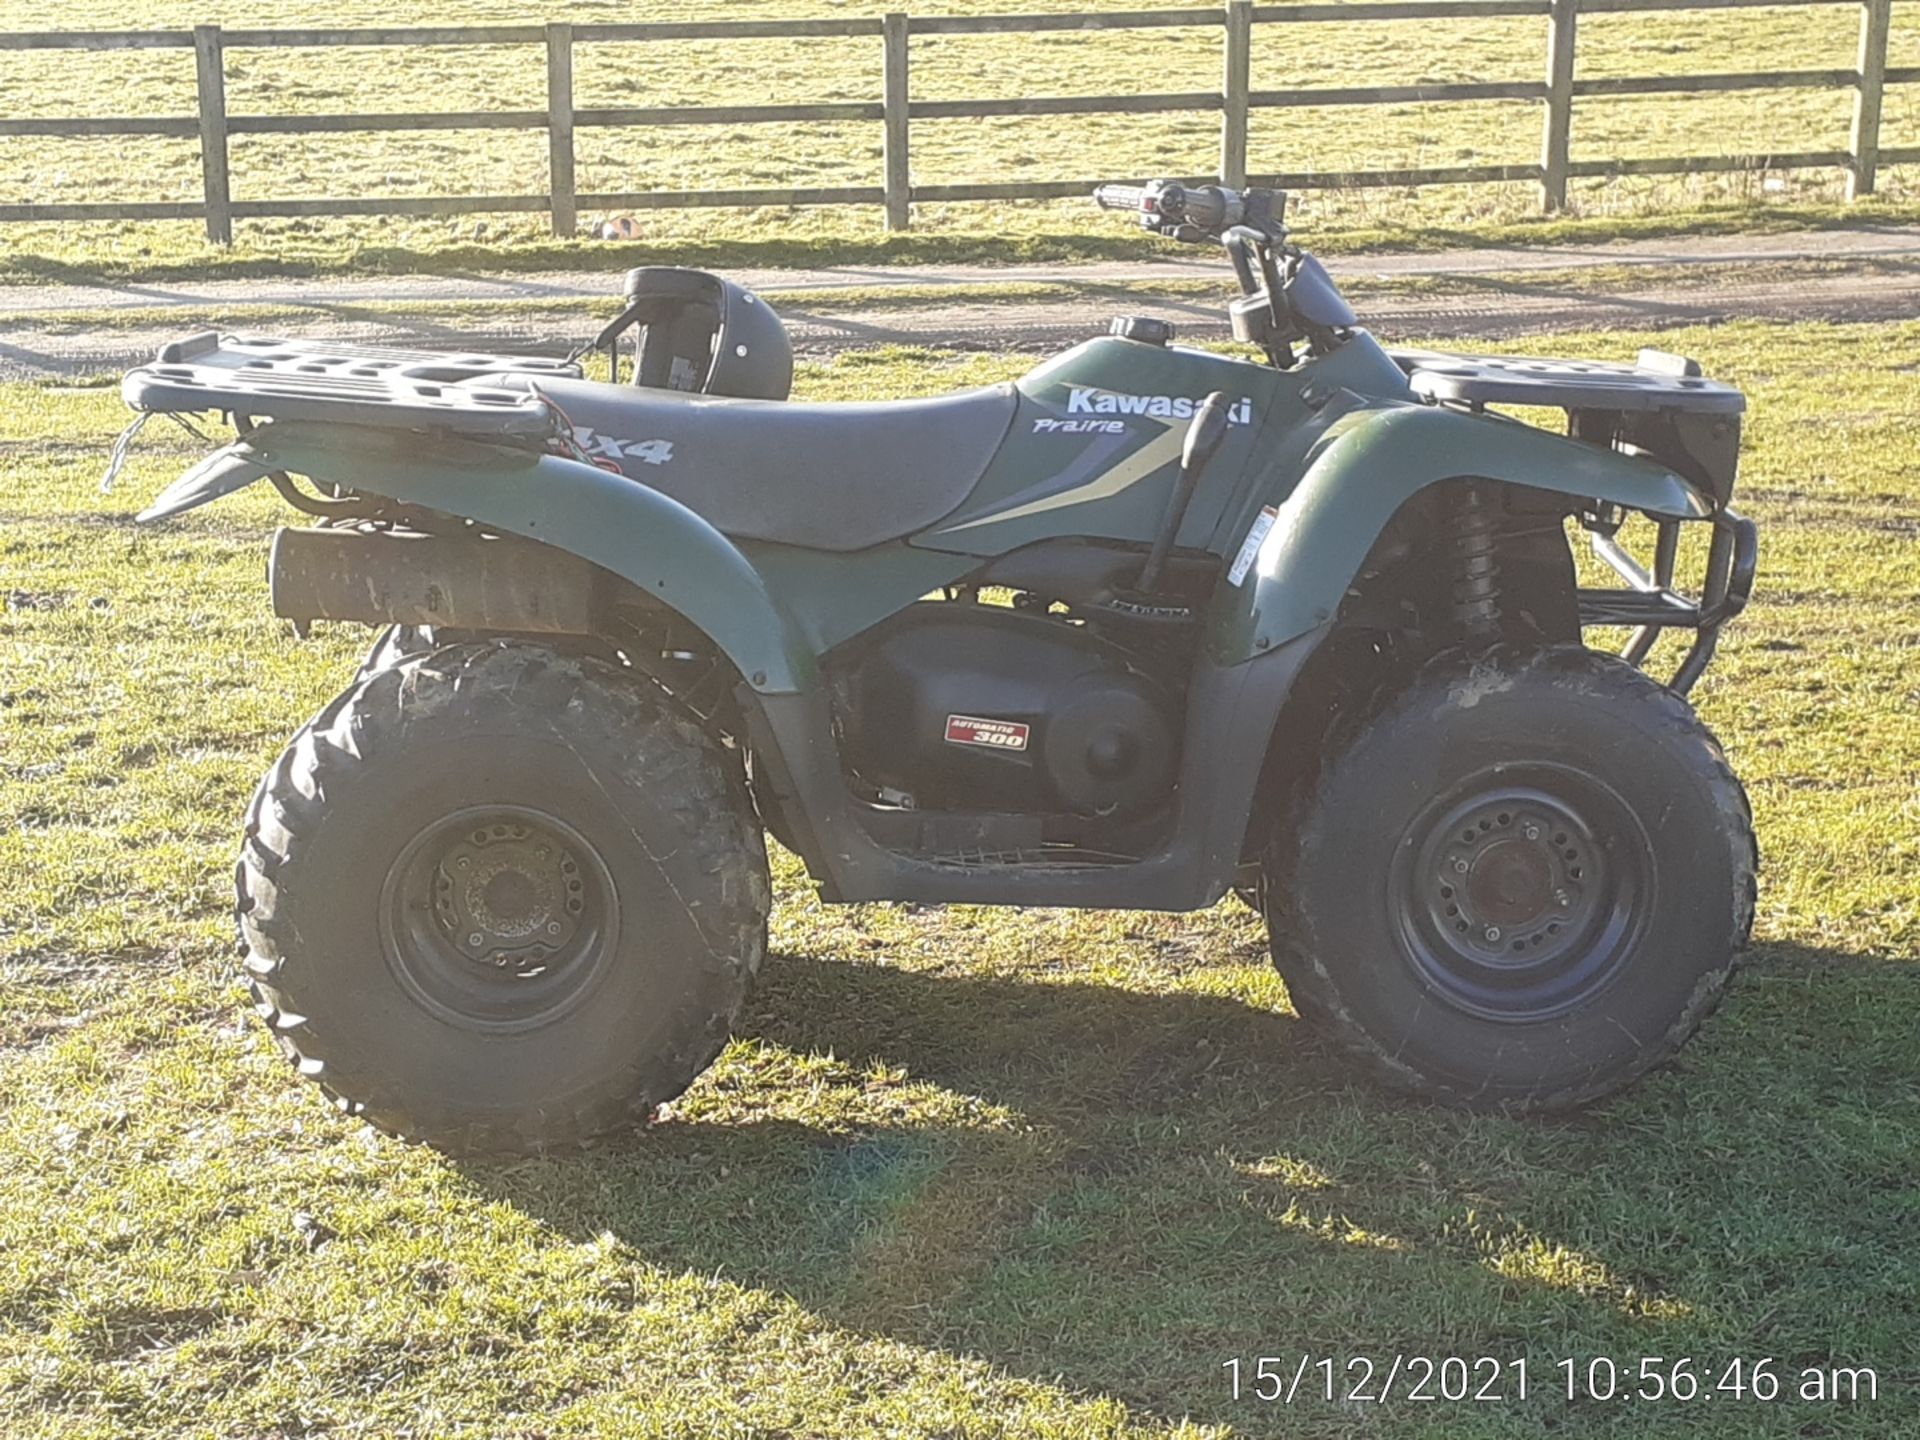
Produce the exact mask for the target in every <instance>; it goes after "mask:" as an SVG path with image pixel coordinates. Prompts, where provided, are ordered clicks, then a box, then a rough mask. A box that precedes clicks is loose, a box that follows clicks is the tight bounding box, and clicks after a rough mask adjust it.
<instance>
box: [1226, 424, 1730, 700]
mask: <svg viewBox="0 0 1920 1440" xmlns="http://www.w3.org/2000/svg"><path fill="white" fill-rule="evenodd" d="M1312 430H1313V433H1312V435H1311V438H1310V441H1309V443H1308V444H1307V446H1306V448H1305V452H1304V454H1301V455H1299V456H1298V457H1297V458H1296V455H1295V453H1294V449H1293V447H1288V448H1287V450H1286V453H1283V454H1277V455H1275V456H1274V457H1273V460H1274V464H1273V467H1272V469H1270V470H1269V471H1268V472H1267V474H1266V476H1265V477H1264V478H1263V479H1262V480H1261V481H1260V482H1259V483H1258V484H1256V486H1255V487H1254V489H1253V492H1252V494H1251V495H1250V497H1249V501H1248V507H1247V511H1246V512H1245V514H1244V515H1243V516H1242V517H1241V520H1240V522H1239V526H1238V529H1237V532H1236V533H1237V534H1238V535H1240V536H1242V537H1244V536H1246V535H1247V534H1248V533H1249V532H1250V531H1251V529H1252V527H1253V525H1254V524H1255V521H1256V518H1257V517H1258V516H1259V514H1260V511H1261V509H1262V508H1268V507H1270V508H1271V509H1272V510H1273V511H1274V512H1275V513H1274V516H1273V523H1272V526H1271V528H1270V529H1269V530H1268V531H1267V533H1266V535H1265V537H1264V539H1262V540H1261V541H1260V543H1259V547H1258V550H1257V552H1256V554H1255V556H1254V558H1253V561H1252V563H1251V565H1250V566H1249V567H1248V569H1247V571H1246V572H1245V574H1244V575H1243V577H1242V580H1241V583H1240V584H1238V585H1235V584H1232V583H1231V579H1232V575H1231V572H1230V573H1229V575H1228V577H1227V580H1225V581H1223V582H1222V584H1221V585H1220V587H1219V588H1218V590H1216V592H1215V596H1214V603H1213V606H1212V609H1211V611H1210V613H1209V615H1208V625H1207V644H1208V649H1209V651H1210V653H1211V654H1212V655H1213V656H1214V658H1215V659H1216V660H1218V661H1221V662H1222V663H1228V664H1231V663H1235V662H1238V661H1243V660H1246V659H1248V658H1250V657H1252V656H1254V655H1258V654H1261V653H1263V652H1265V651H1267V650H1269V649H1271V648H1273V647H1275V646H1278V645H1282V644H1284V643H1285V642H1286V641H1288V640H1290V639H1292V638H1293V637H1294V636H1296V635H1301V634H1304V633H1306V632H1307V631H1309V630H1311V629H1313V628H1315V627H1316V626H1319V625H1322V624H1324V623H1326V622H1327V621H1328V620H1330V619H1331V618H1332V617H1333V615H1334V613H1335V611H1336V610H1337V609H1338V608H1339V605H1340V601H1341V599H1342V597H1343V596H1344V595H1345V594H1346V590H1347V586H1348V585H1349V584H1350V583H1351V582H1352V579H1353V577H1354V575H1355V574H1356V573H1358V571H1359V569H1360V566H1361V563H1362V562H1363V561H1364V560H1365V559H1366V555H1367V551H1368V550H1369V549H1370V548H1371V547H1372V545H1373V542H1374V541H1375V540H1376V539H1377V538H1379V535H1380V532H1381V531H1382V530H1383V529H1385V528H1386V525H1387V523H1388V521H1390V520H1391V519H1392V518H1393V515H1394V513H1395V512H1396V511H1398V510H1399V508H1400V507H1401V506H1402V505H1404V504H1405V503H1406V502H1407V501H1408V500H1410V499H1412V498H1413V496H1414V495H1416V494H1418V493H1419V492H1420V491H1421V490H1423V489H1425V488H1426V487H1427V486H1429V485H1434V484H1438V483H1439V482H1441V481H1443V480H1451V479H1457V478H1464V477H1472V478H1476V479H1484V480H1491V481H1495V482H1498V483H1502V484H1509V485H1521V486H1527V487H1530V488H1533V489H1539V490H1545V491H1549V492H1552V493H1555V494H1560V495H1565V496H1567V497H1569V498H1577V499H1579V500H1582V501H1587V502H1593V501H1604V502H1610V503H1613V504H1618V505H1624V506H1628V507H1631V508H1633V509H1638V510H1644V511H1647V512H1649V513H1651V514H1653V515H1659V516H1673V517H1676V518H1683V519H1704V518H1706V517H1707V516H1708V515H1710V514H1711V513H1712V509H1711V506H1710V505H1709V504H1708V503H1707V502H1706V500H1705V499H1703V498H1702V496H1701V494H1700V492H1699V491H1698V490H1696V489H1695V488H1694V487H1693V486H1691V485H1690V484H1688V483H1687V482H1686V481H1685V480H1684V479H1682V478H1681V477H1680V476H1678V475H1676V474H1674V473H1673V472H1672V471H1670V470H1667V469H1665V468H1663V467H1661V466H1659V465H1656V464H1653V463H1651V462H1648V461H1645V460H1639V459H1635V458H1634V457H1631V456H1628V455H1623V454H1620V453H1618V452H1615V451H1609V450H1602V449H1599V448H1597V447H1595V446H1592V445H1585V444H1581V443H1580V442H1578V441H1575V440H1570V439H1567V438H1565V437H1563V436H1559V435H1554V434H1550V433H1549V432H1547V431H1544V430H1538V429H1535V428H1534V427H1532V426H1530V425H1525V424H1522V423H1521V422H1519V421H1517V420H1509V419H1506V418H1505V417H1502V416H1498V415H1488V414H1474V413H1469V412H1465V411H1460V410H1452V409H1446V408H1442V407H1440V406H1434V405H1414V404H1406V403H1396V402H1392V401H1386V402H1382V401H1378V400H1370V399H1367V398H1365V397H1362V396H1359V395H1354V394H1351V393H1347V394H1344V395H1340V396H1336V397H1334V399H1333V400H1331V401H1330V402H1329V403H1328V404H1327V406H1326V407H1325V408H1324V409H1323V411H1322V412H1321V414H1320V416H1318V417H1317V418H1316V423H1315V425H1314V426H1313V427H1312ZM1300 438H1307V437H1304V436H1303V437H1296V439H1300Z"/></svg>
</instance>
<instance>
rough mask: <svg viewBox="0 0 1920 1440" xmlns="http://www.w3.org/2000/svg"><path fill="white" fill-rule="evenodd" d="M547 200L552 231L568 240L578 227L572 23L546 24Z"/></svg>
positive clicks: (557, 22) (562, 21) (560, 21)
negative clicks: (574, 151)
mask: <svg viewBox="0 0 1920 1440" xmlns="http://www.w3.org/2000/svg"><path fill="white" fill-rule="evenodd" d="M547 204H548V206H549V207H550V208H551V209H552V211H553V233H554V234H556V235H558V236H559V237H560V238H561V239H563V240H570V239H572V238H573V236H574V235H575V234H576V233H577V232H578V231H579V229H580V214H579V211H578V209H577V208H576V206H575V203H574V184H573V26H571V25H569V24H568V23H567V22H566V21H564V20H559V21H555V22H553V23H552V24H549V25H548V26H547Z"/></svg>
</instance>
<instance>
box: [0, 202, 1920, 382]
mask: <svg viewBox="0 0 1920 1440" xmlns="http://www.w3.org/2000/svg"><path fill="white" fill-rule="evenodd" d="M1329 264H1330V266H1331V268H1332V269H1333V271H1334V273H1335V274H1336V275H1337V276H1339V277H1341V278H1343V279H1350V280H1354V281H1357V282H1361V283H1359V284H1356V285H1355V287H1354V288H1355V290H1356V292H1357V293H1356V294H1355V297H1354V298H1355V304H1356V308H1358V309H1359V310H1360V311H1361V313H1362V315H1363V317H1364V318H1365V321H1366V323H1367V324H1368V325H1369V326H1370V327H1371V328H1373V329H1375V330H1376V331H1379V332H1381V333H1383V334H1390V335H1405V336H1409V337H1412V336H1419V337H1432V338H1482V339H1498V338H1501V337H1503V336H1513V335H1523V334H1528V333H1538V332H1544V331H1551V330H1563V329H1569V328H1580V329H1601V328H1607V327H1609V326H1620V327H1631V328H1633V329H1636V330H1644V329H1648V328H1660V327H1663V326H1671V325H1680V324H1695V323H1701V322H1708V321H1715V320H1725V319H1732V318H1737V317H1755V318H1767V319H1824V320H1886V319H1897V318H1905V317H1912V316H1920V229H1904V228H1884V229H1878V228H1876V229H1861V230H1847V231H1837V232H1818V233H1806V232H1798V233H1791V234H1782V235H1760V236H1731V237H1721V236H1716V237H1706V238H1701V239H1670V240H1660V241H1645V242H1635V243H1631V244H1619V245H1604V246H1585V247H1579V248H1574V247H1549V248H1540V249H1527V250H1464V251H1455V252H1446V253H1437V254H1425V255H1370V256H1356V257H1350V258H1346V257H1336V258H1334V259H1332V260H1331V261H1330V262H1329ZM615 268H616V267H613V266H611V265H610V267H609V271H610V273H609V274H608V275H607V276H606V277H604V278H602V277H598V276H592V275H582V274H559V275H522V276H498V277H488V276H472V275H462V276H375V277H368V278H365V279H355V280H346V281H300V280H249V281H214V282H201V283H183V284H139V285H99V286H88V285H59V286H45V287H32V288H24V287H23V288H18V289H0V379H26V378H51V377H59V376H71V375H79V374H88V373H99V372H103V371H112V370H116V369H120V368H124V367H125V366H127V365H130V364H134V363H137V362H138V361H140V360H142V359H145V358H147V357H148V356H150V355H151V354H152V353H153V352H154V350H155V349H156V348H157V347H158V346H159V345H160V344H161V343H163V342H164V341H166V340H168V339H172V338H174V337H175V336H178V335H179V334H181V333H183V332H187V331H191V330H194V329H199V328H204V327H207V326H211V325H219V324H220V323H221V316H222V313H223V311H232V310H235V309H238V308H239V307H260V306H275V305H295V306H300V307H303V308H305V309H306V310H308V311H310V312H311V311H315V310H317V311H320V312H322V313H321V314H319V315H315V314H312V313H308V314H296V315H292V316H289V317H288V318H286V319H285V320H278V319H276V320H274V321H272V322H260V321H254V322H249V323H245V324H241V325H236V326H234V327H233V328H236V329H251V330H259V329H262V328H268V327H269V325H270V328H272V329H273V330H275V331H281V332H286V333H296V334H303V335H312V336H329V337H334V338H340V339H352V340H363V341H387V342H396V341H408V342H413V343H424V344H430V345H436V346H476V347H479V346H503V347H508V348H513V349H538V350H544V351H553V350H559V349H564V348H566V346H567V345H568V344H569V343H570V342H571V341H572V340H573V339H576V338H578V337H579V335H580V334H581V333H582V332H583V330H584V329H585V323H584V320H583V319H582V318H580V317H578V316H574V315H562V314H556V313H555V312H554V310H553V308H552V306H551V305H550V304H549V305H544V306H542V305H540V304H537V303H536V304H530V305H529V306H528V308H527V309H526V310H524V311H519V312H516V310H515V307H514V305H513V303H512V302H514V301H526V302H553V301H560V302H566V301H580V302H582V307H583V308H582V313H583V314H584V313H585V309H586V307H587V306H589V305H595V306H597V307H598V308H601V309H605V310H607V311H609V312H610V311H611V309H612V308H613V302H614V299H615V295H614V291H615V290H616V287H617V284H618V279H617V276H616V275H615V274H613V273H611V272H612V270H613V269H615ZM1602 269H1604V270H1605V271H1606V274H1605V276H1604V277H1603V278H1604V281H1605V283H1595V280H1596V276H1597V275H1598V274H1599V272H1600V271H1601V270H1602ZM1579 272H1587V273H1586V274H1584V275H1582V274H1581V273H1579ZM736 273H737V274H738V275H739V278H741V279H742V280H745V281H746V282H747V283H749V284H751V285H754V286H755V287H756V288H758V289H761V290H762V291H764V292H765V293H766V294H768V295H769V296H770V297H772V298H773V299H774V301H775V303H776V305H779V297H780V295H781V294H783V293H791V292H795V291H807V292H815V295H814V297H813V303H810V304H808V305H806V306H804V307H802V306H796V305H779V308H780V309H781V312H782V314H783V315H784V316H785V317H786V319H787V322H788V326H789V328H790V330H791V331H792V333H793V337H794V341H795V345H796V347H797V348H798V349H799V350H801V351H802V352H803V353H826V352H832V351H835V350H839V349H845V348H849V347H856V346H861V347H864V346H872V345H881V344H918V345H940V346H947V347H953V348H959V349H1002V348H1017V349H1042V348H1046V347H1049V346H1057V345H1061V344H1065V343H1071V342H1072V341H1074V340H1077V339H1080V338H1083V337H1085V336H1087V335H1089V334H1095V333H1098V332H1099V331H1101V330H1103V329H1104V328H1105V322H1106V319H1107V318H1108V317H1110V316H1112V315H1114V314H1117V313H1123V312H1124V313H1133V314H1146V315H1155V316H1160V317H1162V318H1165V319H1168V320H1171V321H1173V322H1174V323H1175V324H1176V326H1178V327H1179V329H1180V331H1181V333H1182V334H1183V335H1186V336H1190V337H1193V338H1210V337H1214V336H1221V335H1224V334H1225V333H1226V326H1225V316H1224V314H1223V312H1222V310H1221V307H1220V305H1219V304H1218V302H1217V301H1212V300H1208V299H1201V298H1183V299H1169V298H1166V297H1164V296H1161V297H1153V296H1141V295H1134V296H1129V295H1125V294H1107V293H1103V294H1099V295H1095V296H1081V297H1075V298H1072V299H1064V300H1063V299H1047V300H1037V301H1036V300H1019V301H1007V300H993V299H981V300H968V301H964V302H960V301H955V302H939V303H932V304H916V305H910V306H909V305H881V306H873V305H871V304H866V305H861V304H858V303H849V304H847V305H844V306H842V305H837V304H834V303H832V302H831V301H821V300H820V299H819V298H818V294H817V292H821V291H827V292H831V291H833V290H836V289H839V290H847V291H856V290H858V291H869V292H870V291H872V290H875V289H886V288H893V287H900V286H966V285H993V284H1005V283H1008V282H1059V281H1070V282H1078V283H1081V284H1084V285H1087V286H1090V287H1098V288H1099V289H1100V290H1102V291H1106V290H1108V289H1109V288H1111V289H1112V290H1116V291H1124V290H1125V289H1126V288H1127V287H1128V286H1130V285H1141V284H1151V283H1153V282H1166V281H1192V280H1206V279H1219V280H1220V281H1221V283H1222V285H1223V287H1224V286H1225V285H1226V284H1227V283H1228V282H1227V271H1226V266H1225V263H1224V261H1222V260H1216V259H1215V258H1214V257H1213V256H1211V255H1208V256H1205V257H1199V256H1196V258H1195V259H1193V260H1178V261H1159V262H1148V263H1142V264H1100V265H1081V266H1038V267H1036V266H991V267H990V266H941V267H930V268H907V267H898V268H893V267H849V268H844V269H832V270H809V271H791V270H789V271H743V272H736ZM1434 277H1445V278H1446V281H1447V283H1446V285H1445V286H1444V287H1443V288H1440V289H1438V290H1436V288H1435V286H1434V284H1433V279H1434ZM851 300H852V297H850V302H851ZM476 302H481V304H482V306H483V308H481V309H479V310H477V311H473V312H469V313H468V314H467V315H466V316H463V317H462V318H461V319H459V320H456V321H443V320H435V319H432V318H426V317H422V316H420V315H418V314H413V315H406V314H399V315H392V316H389V317H387V318H382V316H381V314H380V312H381V311H382V310H398V311H405V310H407V309H409V308H417V307H420V306H422V305H435V304H448V303H455V304H461V305H474V304H475V303H476ZM485 302H492V303H485ZM156 310H158V311H165V312H167V318H166V319H165V320H163V321H162V320H159V319H158V317H156V316H153V315H151V314H150V313H142V314H140V315H138V316H136V315H134V314H128V315H126V316H125V318H124V320H121V319H119V318H118V317H116V318H115V319H114V320H110V321H107V322H106V323H102V324H98V325H83V326H76V325H74V324H73V323H71V321H69V320H63V319H62V318H61V315H62V313H63V312H66V313H71V312H74V311H88V312H101V311H107V312H111V311H126V312H134V311H138V312H152V311H156ZM596 313H597V312H596ZM176 316H177V318H175V317H176ZM103 318H104V317H103Z"/></svg>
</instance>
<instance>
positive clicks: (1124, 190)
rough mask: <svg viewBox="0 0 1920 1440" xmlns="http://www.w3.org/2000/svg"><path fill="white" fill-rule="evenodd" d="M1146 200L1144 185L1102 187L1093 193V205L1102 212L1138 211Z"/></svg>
mask: <svg viewBox="0 0 1920 1440" xmlns="http://www.w3.org/2000/svg"><path fill="white" fill-rule="evenodd" d="M1146 198H1147V189H1146V186H1144V185H1102V186H1100V187H1099V188H1098V189H1096V190H1095V191H1094V192H1093V203H1094V204H1096V205H1098V206H1099V207H1100V208H1101V209H1102V210H1138V209H1140V208H1141V207H1142V206H1143V205H1144V204H1145V202H1146Z"/></svg>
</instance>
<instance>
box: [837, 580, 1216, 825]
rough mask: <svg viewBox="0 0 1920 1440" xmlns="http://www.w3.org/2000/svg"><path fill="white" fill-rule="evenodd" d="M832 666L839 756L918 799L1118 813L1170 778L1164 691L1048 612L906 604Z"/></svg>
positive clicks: (1020, 809)
mask: <svg viewBox="0 0 1920 1440" xmlns="http://www.w3.org/2000/svg"><path fill="white" fill-rule="evenodd" d="M834 678H835V687H834V688H835V695H836V699H837V702H838V706H839V711H840V727H841V735H842V742H843V745H844V747H845V750H846V757H847V760H848V763H849V766H850V768H851V769H852V770H853V771H854V772H855V773H856V774H857V775H858V776H859V777H860V778H861V779H863V780H865V781H867V782H868V783H870V784H872V785H874V786H876V787H885V788H886V789H888V790H893V791H899V792H904V793H905V794H907V795H911V796H912V797H913V798H914V801H915V803H916V804H917V805H919V806H920V808H922V809H937V810H984V811H1006V812H1014V813H1023V814H1048V813H1054V814H1058V813H1063V812H1073V813H1076V814H1080V815H1092V816H1102V817H1109V816H1110V817H1115V818H1124V817H1126V816H1130V815H1135V814H1138V813H1140V812H1142V811H1144V810H1147V809H1149V808H1150V807H1151V806H1153V805H1154V804H1156V803H1157V802H1159V801H1161V800H1163V799H1164V798H1165V797H1166V795H1167V793H1168V790H1169V789H1170V787H1171V785H1172V782H1173V771H1174V762H1175V760H1176V758H1177V756H1176V751H1177V745H1176V735H1177V733H1178V731H1177V727H1176V725H1175V723H1174V717H1173V707H1172V704H1171V702H1170V700H1169V698H1168V696H1167V695H1166V693H1165V691H1164V689H1163V688H1162V687H1161V686H1160V685H1158V684H1157V683H1156V682H1154V681H1153V680H1152V679H1151V678H1149V677H1148V676H1146V675H1143V674H1141V673H1140V672H1139V671H1137V670H1135V669H1133V668H1132V667H1131V666H1130V665H1129V664H1128V661H1127V657H1126V656H1125V654H1124V653H1123V652H1121V651H1119V650H1117V649H1115V648H1114V647H1112V646H1111V645H1108V644H1106V643H1104V642H1102V641H1100V640H1098V639H1096V638H1094V637H1093V636H1091V635H1088V634H1087V633H1086V632H1085V631H1084V630H1082V629H1081V628H1079V627H1077V626H1074V625H1070V624H1067V623H1066V622H1064V621H1062V620H1059V619H1057V618H1049V617H1047V616H1044V615H1034V614H1024V613H1021V612H1019V611H1015V610H1011V609H1003V608H1001V607H998V606H991V605H964V604H938V603H932V604H926V605H920V606H915V607H914V608H912V609H910V610H908V611H906V612H905V613H904V614H902V615H901V616H899V617H898V618H897V619H895V620H893V621H891V622H889V623H888V624H887V625H885V626H883V627H882V628H881V629H880V630H879V631H878V632H876V633H875V634H874V635H872V636H870V637H869V638H868V639H867V640H866V641H865V642H863V643H861V644H860V645H858V646H857V647H855V651H854V653H853V654H851V655H849V656H847V657H846V658H845V660H844V661H843V662H842V663H841V664H839V665H837V666H836V667H835V673H834Z"/></svg>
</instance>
